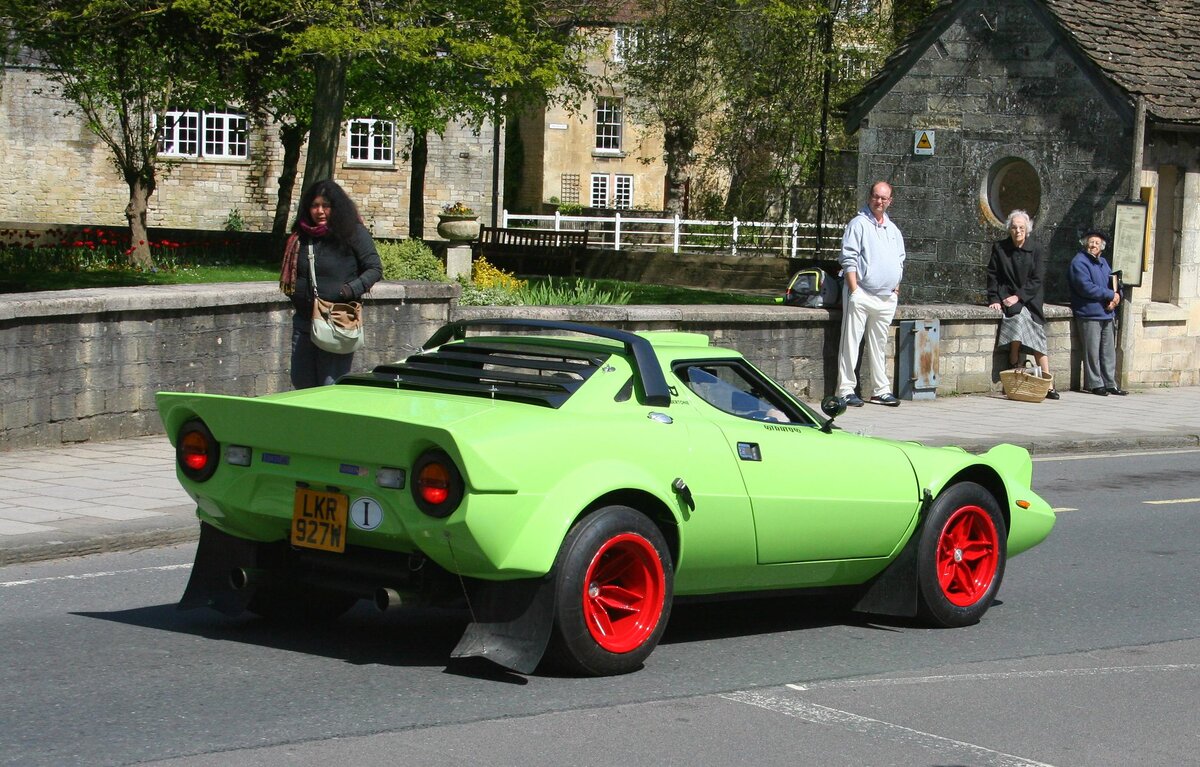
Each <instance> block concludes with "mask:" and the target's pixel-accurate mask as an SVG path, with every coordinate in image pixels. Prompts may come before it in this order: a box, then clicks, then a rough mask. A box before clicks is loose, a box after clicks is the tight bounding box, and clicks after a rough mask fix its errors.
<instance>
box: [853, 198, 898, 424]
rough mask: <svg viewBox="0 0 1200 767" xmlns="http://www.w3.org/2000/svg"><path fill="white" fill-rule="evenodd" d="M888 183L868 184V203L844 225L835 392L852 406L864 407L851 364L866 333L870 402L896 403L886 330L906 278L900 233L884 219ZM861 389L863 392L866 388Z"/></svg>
mask: <svg viewBox="0 0 1200 767" xmlns="http://www.w3.org/2000/svg"><path fill="white" fill-rule="evenodd" d="M891 204H892V187H891V185H890V184H888V183H887V182H885V181H879V182H876V183H875V184H874V185H872V186H871V195H870V197H869V198H868V199H867V204H866V205H864V206H863V207H862V209H861V210H859V211H858V215H856V216H855V217H854V218H852V219H851V220H850V223H849V224H846V232H845V234H843V235H842V256H841V258H840V259H839V260H840V262H841V265H842V275H843V278H844V281H845V291H846V293H845V295H844V296H843V300H842V340H841V344H840V346H839V347H838V384H837V396H839V397H841V398H843V399H844V400H845V401H846V404H847V405H849V406H851V407H862V404H863V400H862V397H860V396H859V395H858V394H856V393H855V391H854V388H855V385H856V384H857V383H858V381H857V378H856V377H855V375H854V367H855V364H856V363H857V362H858V350H859V346H861V345H862V342H863V336H864V335H865V336H866V341H867V344H866V362H867V367H868V368H869V370H870V373H871V389H870V394H869V397H870V401H871V402H872V403H874V404H877V405H886V406H888V407H898V406H899V405H900V400H898V399H896V396H895V395H894V394H893V393H892V390H891V384H890V383H889V382H888V377H887V369H886V367H885V366H884V353H885V351H886V350H887V338H888V329H889V328H890V327H891V324H892V318H893V317H894V316H896V303H897V301H898V298H899V294H900V280H901V278H902V277H903V276H904V236H903V235H902V234H900V229H899V228H898V227H897V226H896V224H895V223H894V222H893V221H892V219H891V218H889V217H888V214H887V209H888V206H889V205H891ZM862 393H863V394H864V395H866V394H867V390H866V389H865V388H864V389H863V391H862Z"/></svg>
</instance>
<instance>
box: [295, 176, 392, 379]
mask: <svg viewBox="0 0 1200 767" xmlns="http://www.w3.org/2000/svg"><path fill="white" fill-rule="evenodd" d="M310 247H311V248H312V252H313V255H314V261H315V270H316V274H317V295H319V296H320V297H321V298H323V299H324V300H326V301H357V300H359V299H361V298H362V296H363V294H364V293H366V292H367V291H369V290H370V289H371V286H372V285H374V284H375V283H376V282H378V281H379V279H380V278H381V277H382V276H383V266H382V264H381V263H380V260H379V253H377V252H376V250H375V243H374V242H373V241H372V239H371V233H370V232H368V231H367V227H366V226H364V225H363V223H362V219H361V218H359V215H358V208H356V207H355V205H354V202H353V201H351V199H350V197H349V195H347V194H346V192H345V190H343V189H342V188H341V187H340V186H338V185H337V184H336V183H334V182H333V181H329V180H326V181H318V182H316V183H314V184H312V185H311V186H309V187H308V189H306V190H305V192H304V194H303V195H302V196H301V197H300V210H299V213H298V214H297V216H296V223H295V224H294V225H293V226H292V234H291V236H290V237H288V244H287V248H286V249H285V251H284V256H283V266H282V269H281V270H280V277H279V287H280V289H282V290H283V292H284V293H286V294H287V295H289V296H291V299H292V307H293V308H294V309H295V314H294V315H293V316H292V386H294V387H296V388H297V389H307V388H309V387H312V386H325V385H328V384H331V383H333V382H335V381H336V380H337V379H338V378H340V377H341V376H343V375H345V374H346V373H349V372H350V366H351V365H352V364H353V362H354V353H353V352H351V353H350V354H334V353H332V352H327V351H325V350H323V349H318V348H317V346H316V345H315V344H313V342H312V338H311V335H310V332H311V330H312V312H313V289H312V280H311V279H310V278H309V270H308V252H309V248H310Z"/></svg>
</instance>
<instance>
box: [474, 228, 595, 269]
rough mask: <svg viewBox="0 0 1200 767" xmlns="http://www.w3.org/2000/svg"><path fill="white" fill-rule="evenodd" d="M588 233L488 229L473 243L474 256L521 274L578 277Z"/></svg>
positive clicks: (584, 231)
mask: <svg viewBox="0 0 1200 767" xmlns="http://www.w3.org/2000/svg"><path fill="white" fill-rule="evenodd" d="M587 245H588V230H587V229H571V230H566V231H563V230H559V231H554V230H552V229H523V228H519V227H518V228H505V227H499V226H485V227H482V228H481V229H480V231H479V239H478V240H476V241H475V242H474V243H472V248H473V250H474V251H475V252H474V254H473V255H475V256H483V257H484V258H486V259H487V261H488V263H490V264H492V265H493V266H498V267H500V268H502V269H507V270H510V271H514V272H516V273H517V274H554V275H560V276H561V275H564V274H565V275H566V276H570V277H574V276H575V274H576V271H577V269H578V267H579V259H580V257H581V256H583V255H585V254H586V253H587Z"/></svg>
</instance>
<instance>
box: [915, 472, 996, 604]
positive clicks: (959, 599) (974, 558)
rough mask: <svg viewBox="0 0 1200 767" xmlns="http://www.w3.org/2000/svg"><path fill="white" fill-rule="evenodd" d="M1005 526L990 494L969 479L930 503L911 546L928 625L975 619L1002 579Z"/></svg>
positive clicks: (919, 601)
mask: <svg viewBox="0 0 1200 767" xmlns="http://www.w3.org/2000/svg"><path fill="white" fill-rule="evenodd" d="M1007 553H1008V530H1007V528H1005V526H1004V517H1003V516H1002V515H1001V514H1000V506H999V504H997V503H996V499H995V498H993V497H992V494H991V493H989V492H988V491H987V490H985V489H984V488H983V487H981V486H980V485H977V484H975V483H974V482H960V483H958V484H956V485H952V486H951V487H948V488H946V489H945V490H943V491H942V493H941V494H940V495H939V496H938V497H937V500H935V501H934V502H933V505H932V506H931V507H930V509H929V514H928V516H927V517H926V518H925V524H924V525H923V527H922V529H921V539H920V542H919V546H918V548H917V583H918V591H917V594H918V609H919V614H920V616H921V618H923V619H924V620H925V621H927V622H928V623H930V624H932V625H934V626H939V627H946V628H952V627H957V626H969V625H971V624H972V623H978V622H979V619H980V618H982V617H983V614H984V613H986V612H987V610H988V608H989V607H991V605H992V601H993V600H994V599H995V598H996V592H997V591H999V589H1000V581H1001V580H1002V579H1003V578H1004V564H1005V561H1006V559H1007Z"/></svg>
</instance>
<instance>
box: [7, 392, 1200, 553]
mask: <svg viewBox="0 0 1200 767" xmlns="http://www.w3.org/2000/svg"><path fill="white" fill-rule="evenodd" d="M838 424H839V425H840V426H841V427H842V428H845V429H848V430H850V431H853V432H857V433H860V434H870V435H873V436H878V437H889V438H893V439H911V440H916V441H918V442H924V443H926V444H930V445H960V446H962V447H965V448H967V449H968V450H973V451H979V450H983V449H986V448H988V447H990V446H992V445H995V444H997V443H1000V442H1012V443H1015V444H1018V445H1023V446H1025V447H1027V448H1029V449H1030V450H1031V451H1032V452H1034V453H1043V454H1044V453H1059V452H1072V451H1080V452H1083V451H1089V452H1097V451H1112V450H1129V449H1154V448H1168V447H1198V446H1200V387H1188V388H1172V389H1150V390H1146V391H1142V392H1134V393H1133V394H1131V395H1129V396H1128V397H1097V396H1095V395H1092V394H1081V393H1076V392H1064V393H1063V395H1062V399H1061V400H1059V401H1057V402H1042V403H1039V404H1029V403H1021V402H1012V401H1009V400H1007V399H1005V398H1004V397H1002V396H1000V395H973V396H964V397H943V398H939V399H935V400H921V401H915V402H904V403H903V404H902V405H901V406H900V407H898V408H887V407H881V406H879V405H870V404H868V405H865V406H864V407H861V408H851V409H850V410H848V411H847V412H846V413H845V414H844V415H842V416H841V418H839V419H838ZM1035 476H1036V475H1035ZM198 531H199V527H198V523H197V522H196V517H195V514H194V506H193V504H192V503H191V499H190V498H188V496H187V494H186V493H184V492H183V490H182V488H180V486H179V483H178V482H177V481H176V480H175V465H174V452H173V450H172V449H171V445H170V443H169V442H167V440H166V438H165V437H163V436H156V437H139V438H137V439H128V440H120V441H116V442H92V443H83V444H79V445H68V446H62V447H56V448H46V449H42V450H21V451H13V452H0V566H3V565H8V564H16V563H19V562H32V561H37V560H42V559H53V558H58V557H66V556H75V555H80V554H92V553H97V552H101V551H118V550H124V549H134V548H147V547H151V546H162V545H167V544H172V543H181V542H187V541H194V540H196V537H197V534H198Z"/></svg>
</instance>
